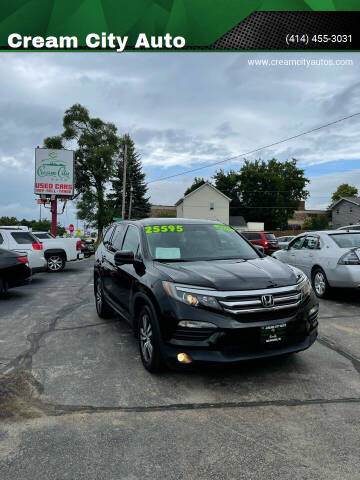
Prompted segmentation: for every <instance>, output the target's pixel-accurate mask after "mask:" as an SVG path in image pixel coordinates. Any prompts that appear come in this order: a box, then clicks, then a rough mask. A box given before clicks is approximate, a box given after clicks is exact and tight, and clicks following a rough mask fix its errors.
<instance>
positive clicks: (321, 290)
mask: <svg viewBox="0 0 360 480" xmlns="http://www.w3.org/2000/svg"><path fill="white" fill-rule="evenodd" d="M311 279H312V285H313V289H314V291H315V293H316V296H317V297H319V298H326V297H328V295H329V293H330V285H329V282H328V281H327V278H326V275H325V272H324V270H323V269H322V268H316V269H315V270H314V271H313V274H312V277H311Z"/></svg>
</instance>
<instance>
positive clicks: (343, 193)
mask: <svg viewBox="0 0 360 480" xmlns="http://www.w3.org/2000/svg"><path fill="white" fill-rule="evenodd" d="M358 194H359V191H358V189H357V188H356V187H353V186H351V185H349V184H348V183H343V184H341V185H339V186H338V188H337V189H336V191H335V192H334V193H333V194H332V197H331V200H332V202H336V201H337V200H340V198H341V197H357V196H358Z"/></svg>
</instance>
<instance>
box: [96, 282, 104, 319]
mask: <svg viewBox="0 0 360 480" xmlns="http://www.w3.org/2000/svg"><path fill="white" fill-rule="evenodd" d="M95 302H96V310H97V311H98V313H100V312H101V308H102V303H103V300H102V290H101V280H100V278H98V280H97V282H96V295H95Z"/></svg>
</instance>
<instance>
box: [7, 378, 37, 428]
mask: <svg viewBox="0 0 360 480" xmlns="http://www.w3.org/2000/svg"><path fill="white" fill-rule="evenodd" d="M38 397H39V383H38V382H37V380H36V379H35V377H34V375H33V374H32V373H31V372H29V371H20V372H14V373H11V374H9V375H1V374H0V420H5V419H11V420H20V419H25V418H36V417H41V416H43V415H44V414H43V412H42V410H41V409H40V408H39V407H38V406H36V405H35V403H36V402H35V401H36V399H37V398H38Z"/></svg>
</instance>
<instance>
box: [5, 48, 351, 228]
mask: <svg viewBox="0 0 360 480" xmlns="http://www.w3.org/2000/svg"><path fill="white" fill-rule="evenodd" d="M302 57H304V54H303V53H300V52H299V53H293V54H284V53H280V52H279V53H254V54H251V53H189V52H187V53H179V52H176V53H154V52H148V53H125V54H124V53H122V54H118V53H94V52H88V53H70V52H69V53H61V52H58V53H46V52H43V53H32V52H28V53H25V54H23V53H15V52H12V53H1V54H0V86H1V96H0V108H1V129H0V216H2V215H11V216H12V215H14V216H17V217H25V218H29V219H31V218H37V217H38V215H39V209H38V206H37V205H36V203H35V197H34V194H33V168H34V150H33V149H34V148H35V147H36V146H37V145H42V143H43V139H44V138H45V137H47V136H52V135H56V134H59V133H60V132H61V131H62V117H63V114H64V111H65V109H67V108H68V107H70V106H71V105H73V104H74V103H81V104H83V105H85V106H86V107H87V108H88V109H89V110H90V114H91V116H98V117H100V118H102V119H103V120H105V121H111V122H114V123H115V125H116V126H117V127H118V130H119V133H125V132H129V133H130V134H131V135H132V136H133V138H134V140H135V143H136V146H137V149H138V151H139V152H140V154H141V156H142V161H143V166H144V171H145V172H146V174H147V178H148V180H152V179H154V178H158V177H162V176H167V175H172V174H176V173H180V172H183V171H184V170H187V169H189V168H196V167H200V166H203V165H205V164H207V163H210V162H216V161H220V160H223V159H225V158H227V157H230V156H233V155H238V154H241V153H243V152H246V151H249V150H252V149H254V148H257V147H261V146H263V145H266V144H270V143H272V142H275V141H277V140H280V139H282V138H284V137H287V136H291V135H295V134H297V133H299V132H302V131H304V130H308V129H310V128H312V127H317V126H319V125H321V124H324V123H327V122H330V121H332V120H335V119H337V118H340V117H343V116H345V115H348V114H352V113H355V112H357V111H360V75H359V73H360V66H359V59H360V54H357V53H346V54H330V53H316V54H306V57H305V58H307V59H310V58H313V59H321V58H322V59H332V60H333V61H335V60H338V59H351V60H352V61H353V65H346V66H333V67H329V66H312V67H309V68H308V67H306V66H298V67H294V66H292V67H290V66H277V67H276V66H272V67H254V66H249V64H248V60H249V59H251V58H264V59H266V58H267V59H281V58H282V59H289V58H302ZM359 126H360V116H359V117H355V118H354V119H351V120H348V121H346V122H343V123H342V124H338V125H336V126H333V127H329V128H327V129H324V130H321V131H318V132H316V133H313V134H311V135H308V136H306V137H302V138H299V139H297V140H293V141H291V142H288V143H284V144H282V145H279V146H277V147H274V148H270V149H264V150H262V151H261V152H258V153H256V154H254V155H248V156H247V158H249V159H255V158H259V157H261V158H263V159H265V160H266V159H270V158H272V157H274V156H275V157H276V158H279V159H283V160H285V159H287V158H292V157H295V158H297V159H298V161H299V166H301V167H302V168H305V170H306V174H307V176H308V177H309V178H310V179H311V184H310V186H309V189H310V192H311V197H310V198H309V200H308V201H307V208H325V207H326V206H327V205H328V204H329V200H330V196H331V194H332V192H333V191H334V190H335V189H336V187H337V186H338V185H339V184H340V183H343V182H347V183H350V184H352V185H355V186H357V187H358V188H360V161H359V159H360V136H359ZM241 163H242V160H241V159H237V160H235V161H233V162H228V163H225V164H224V168H226V169H229V168H234V169H237V168H239V167H240V166H241ZM214 171H215V169H214V168H208V169H204V170H201V171H199V172H197V173H195V174H194V175H197V176H204V177H205V178H209V179H210V178H211V176H212V175H213V174H214ZM194 175H185V176H181V177H176V178H174V179H171V180H167V181H163V182H158V183H151V184H150V185H149V194H150V196H151V202H152V203H155V204H157V203H160V204H168V205H171V204H174V203H175V202H176V201H177V200H178V199H179V197H181V196H182V194H183V192H184V190H185V189H186V188H187V187H188V186H189V185H190V184H191V183H192V179H193V176H194ZM72 212H73V208H72V207H71V206H70V205H69V207H68V209H67V212H66V214H65V215H64V216H63V217H60V222H61V223H63V224H66V225H67V224H68V223H69V222H73V221H74V216H73V213H72ZM47 215H48V213H47ZM247 220H251V219H247Z"/></svg>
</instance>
